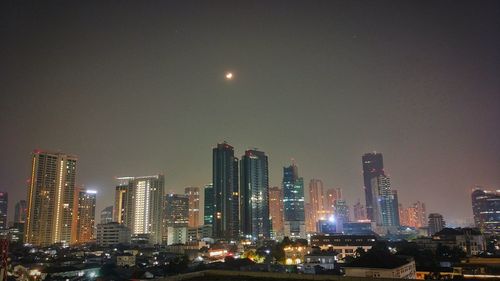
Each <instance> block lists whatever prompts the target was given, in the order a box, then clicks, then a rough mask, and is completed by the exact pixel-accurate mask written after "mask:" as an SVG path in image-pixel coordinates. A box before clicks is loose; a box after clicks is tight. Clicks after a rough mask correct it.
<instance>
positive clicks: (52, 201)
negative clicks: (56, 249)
mask: <svg viewBox="0 0 500 281" xmlns="http://www.w3.org/2000/svg"><path fill="white" fill-rule="evenodd" d="M76 162H77V158H76V157H75V156H71V155H68V154H64V153H58V152H47V151H39V150H36V151H34V152H33V155H32V158H31V177H30V181H29V187H28V195H27V207H28V210H27V213H26V225H25V242H26V243H30V244H33V245H37V246H48V245H51V244H54V243H70V242H71V234H72V225H73V224H72V220H73V213H74V210H73V206H74V195H75V177H76Z"/></svg>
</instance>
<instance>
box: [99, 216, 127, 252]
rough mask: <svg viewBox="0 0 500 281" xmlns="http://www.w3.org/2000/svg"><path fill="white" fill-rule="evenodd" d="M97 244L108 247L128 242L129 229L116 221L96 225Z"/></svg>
mask: <svg viewBox="0 0 500 281" xmlns="http://www.w3.org/2000/svg"><path fill="white" fill-rule="evenodd" d="M96 238H97V245H99V246H101V247H109V246H112V245H117V244H129V243H130V230H129V229H128V228H127V227H126V226H124V225H122V224H119V223H117V222H110V223H104V224H98V225H97V237H96Z"/></svg>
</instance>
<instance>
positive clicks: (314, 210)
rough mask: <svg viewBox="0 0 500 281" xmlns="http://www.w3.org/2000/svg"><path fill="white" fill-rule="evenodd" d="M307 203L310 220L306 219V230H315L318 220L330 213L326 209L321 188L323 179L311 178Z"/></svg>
mask: <svg viewBox="0 0 500 281" xmlns="http://www.w3.org/2000/svg"><path fill="white" fill-rule="evenodd" d="M309 203H310V204H311V210H310V211H311V215H310V220H309V221H308V220H306V224H307V232H315V231H317V229H316V223H317V222H318V220H320V219H322V218H325V217H327V216H328V215H329V214H331V212H328V211H327V210H326V206H327V200H326V198H325V192H324V190H323V181H321V180H319V179H311V181H310V182H309Z"/></svg>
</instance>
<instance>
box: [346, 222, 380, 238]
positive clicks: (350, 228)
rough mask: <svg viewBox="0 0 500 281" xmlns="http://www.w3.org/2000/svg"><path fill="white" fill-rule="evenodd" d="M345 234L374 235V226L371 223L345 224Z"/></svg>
mask: <svg viewBox="0 0 500 281" xmlns="http://www.w3.org/2000/svg"><path fill="white" fill-rule="evenodd" d="M343 232H344V234H346V235H373V234H374V232H373V230H372V224H371V222H370V221H364V222H361V221H358V222H345V223H344V224H343Z"/></svg>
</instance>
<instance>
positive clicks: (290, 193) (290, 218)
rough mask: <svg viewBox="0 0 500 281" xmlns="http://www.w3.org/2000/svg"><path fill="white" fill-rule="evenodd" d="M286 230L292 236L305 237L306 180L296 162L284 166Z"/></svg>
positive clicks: (286, 234) (287, 234) (286, 233)
mask: <svg viewBox="0 0 500 281" xmlns="http://www.w3.org/2000/svg"><path fill="white" fill-rule="evenodd" d="M283 206H284V213H285V223H284V232H285V236H288V237H291V238H305V236H306V229H305V213H304V180H303V179H302V178H299V173H298V168H297V166H296V165H295V163H292V165H290V166H288V167H283Z"/></svg>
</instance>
